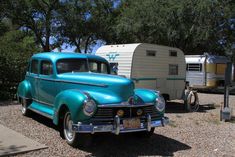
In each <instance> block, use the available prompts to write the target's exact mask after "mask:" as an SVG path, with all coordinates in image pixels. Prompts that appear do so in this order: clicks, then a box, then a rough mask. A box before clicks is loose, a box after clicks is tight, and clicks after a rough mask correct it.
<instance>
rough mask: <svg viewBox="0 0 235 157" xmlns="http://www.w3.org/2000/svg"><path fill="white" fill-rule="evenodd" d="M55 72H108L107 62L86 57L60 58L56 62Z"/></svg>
mask: <svg viewBox="0 0 235 157" xmlns="http://www.w3.org/2000/svg"><path fill="white" fill-rule="evenodd" d="M56 68H57V73H58V74H61V73H68V72H89V71H90V72H94V73H104V74H109V68H108V65H107V63H104V62H100V61H96V60H88V63H87V59H60V60H58V61H57V63H56Z"/></svg>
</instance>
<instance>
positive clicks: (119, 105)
mask: <svg viewBox="0 0 235 157" xmlns="http://www.w3.org/2000/svg"><path fill="white" fill-rule="evenodd" d="M152 105H154V103H145V104H140V105H131V104H129V103H125V102H124V103H119V104H106V105H98V107H100V108H106V107H107V108H108V107H145V106H152Z"/></svg>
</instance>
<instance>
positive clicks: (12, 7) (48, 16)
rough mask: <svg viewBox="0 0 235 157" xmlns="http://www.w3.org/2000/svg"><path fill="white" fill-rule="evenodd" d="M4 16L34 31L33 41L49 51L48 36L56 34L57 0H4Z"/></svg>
mask: <svg viewBox="0 0 235 157" xmlns="http://www.w3.org/2000/svg"><path fill="white" fill-rule="evenodd" d="M5 3H6V4H5V5H4V6H5V10H6V11H5V12H6V17H8V18H10V19H11V20H12V22H13V24H14V25H18V26H19V27H24V29H25V30H27V31H28V30H30V31H32V32H33V33H34V36H35V41H36V43H37V44H39V45H40V46H41V47H42V49H43V50H44V51H50V50H51V49H52V48H53V43H51V42H50V37H51V36H53V35H55V34H56V31H57V29H56V25H55V23H54V22H55V20H56V16H57V13H56V9H57V8H58V4H59V1H58V0H10V1H6V2H5Z"/></svg>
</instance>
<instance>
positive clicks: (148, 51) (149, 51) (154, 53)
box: [146, 50, 156, 57]
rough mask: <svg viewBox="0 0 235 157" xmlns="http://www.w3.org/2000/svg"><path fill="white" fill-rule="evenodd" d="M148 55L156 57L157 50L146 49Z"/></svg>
mask: <svg viewBox="0 0 235 157" xmlns="http://www.w3.org/2000/svg"><path fill="white" fill-rule="evenodd" d="M146 56H151V57H155V56H156V51H154V50H146Z"/></svg>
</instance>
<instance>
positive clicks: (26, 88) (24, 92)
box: [17, 80, 32, 99]
mask: <svg viewBox="0 0 235 157" xmlns="http://www.w3.org/2000/svg"><path fill="white" fill-rule="evenodd" d="M17 97H21V98H26V99H31V98H32V95H31V85H30V83H29V81H27V80H24V81H22V82H20V84H19V85H18V88H17Z"/></svg>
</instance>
